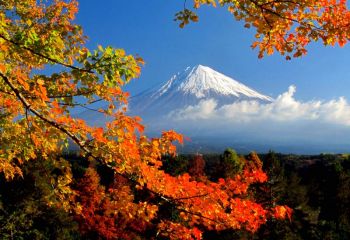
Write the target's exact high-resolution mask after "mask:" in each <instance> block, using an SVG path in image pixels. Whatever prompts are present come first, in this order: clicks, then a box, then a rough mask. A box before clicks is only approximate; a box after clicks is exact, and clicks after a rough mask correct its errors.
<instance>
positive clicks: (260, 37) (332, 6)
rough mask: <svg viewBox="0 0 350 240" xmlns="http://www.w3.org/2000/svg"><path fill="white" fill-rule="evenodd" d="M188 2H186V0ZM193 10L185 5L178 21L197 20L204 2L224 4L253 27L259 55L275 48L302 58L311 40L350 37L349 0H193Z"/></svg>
mask: <svg viewBox="0 0 350 240" xmlns="http://www.w3.org/2000/svg"><path fill="white" fill-rule="evenodd" d="M185 3H186V1H185ZM193 3H194V5H193V7H194V10H191V9H190V8H188V7H187V6H186V4H185V7H184V10H182V11H180V12H178V13H177V14H176V17H175V20H177V21H179V22H180V27H184V26H185V25H186V24H188V23H189V22H190V21H193V22H196V21H198V15H197V13H196V11H195V10H196V9H198V8H200V7H201V6H202V5H211V6H214V7H216V6H217V5H219V6H220V7H225V8H227V10H228V11H229V12H230V13H232V15H233V16H234V18H235V19H236V20H238V21H243V22H244V27H245V28H254V29H255V30H256V33H255V41H254V42H253V43H252V48H258V49H259V58H262V57H263V56H264V55H265V54H267V55H271V54H273V53H274V52H275V51H276V52H279V53H280V54H282V55H285V56H286V59H287V60H290V59H291V57H300V56H303V55H305V54H306V53H307V50H306V47H307V45H308V44H310V43H311V42H316V41H321V42H322V43H323V44H324V45H332V46H334V45H335V44H339V46H343V45H344V44H346V43H347V42H348V41H349V38H350V12H349V10H348V5H347V1H346V0H298V1H293V0H292V1H285V0H239V1H238V0H193Z"/></svg>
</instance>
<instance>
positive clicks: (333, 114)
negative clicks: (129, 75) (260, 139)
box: [169, 85, 350, 128]
mask: <svg viewBox="0 0 350 240" xmlns="http://www.w3.org/2000/svg"><path fill="white" fill-rule="evenodd" d="M295 92H296V87H295V86H293V85H292V86H290V87H289V89H288V91H287V92H285V93H283V94H281V95H279V96H278V97H277V98H276V100H274V101H272V102H271V103H260V102H258V101H238V102H234V103H232V104H229V105H224V106H221V107H218V105H217V102H216V101H215V100H214V99H208V100H202V101H200V102H199V104H198V105H195V106H187V107H185V108H183V109H178V110H175V111H172V112H171V113H170V114H169V117H171V118H173V119H174V120H175V121H190V120H195V121H199V120H204V121H205V120H220V121H227V122H228V123H253V124H256V123H257V122H260V121H273V122H276V123H281V124H283V123H295V122H303V121H305V122H318V123H322V124H332V125H333V124H334V125H340V126H344V127H349V128H350V104H349V103H348V102H347V101H346V99H345V98H344V97H340V98H339V99H336V100H331V101H308V102H301V101H298V100H296V99H295V97H294V94H295Z"/></svg>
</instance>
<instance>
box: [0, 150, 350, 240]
mask: <svg viewBox="0 0 350 240" xmlns="http://www.w3.org/2000/svg"><path fill="white" fill-rule="evenodd" d="M65 158H66V159H69V162H70V164H71V165H72V174H73V175H72V176H73V179H74V182H75V184H74V188H75V189H76V190H77V191H79V200H78V201H79V202H80V204H81V207H82V208H83V209H84V211H86V212H85V215H83V216H79V215H72V214H69V213H67V212H65V211H60V210H59V209H57V208H55V207H49V206H47V204H45V202H46V201H47V199H46V198H48V197H49V196H47V195H46V194H45V188H44V186H43V185H37V184H35V183H36V182H38V181H37V180H36V178H40V176H35V174H33V169H31V168H32V167H33V166H26V168H28V169H26V174H25V178H24V179H17V180H15V181H11V182H7V181H6V179H5V178H4V177H2V178H1V182H0V183H1V186H2V188H1V190H0V196H1V197H0V211H1V215H0V216H1V217H0V234H1V237H2V239H99V238H109V236H112V234H115V231H116V230H117V229H118V228H120V227H123V228H124V231H127V232H128V236H127V237H126V236H124V237H122V238H125V239H127V238H129V239H151V238H152V236H154V234H155V231H156V229H155V226H156V222H157V221H159V219H157V218H155V219H153V220H152V221H151V222H150V223H148V224H145V225H141V224H140V223H139V222H137V221H131V222H129V223H128V225H126V223H125V222H123V221H122V219H120V220H119V221H117V222H114V221H113V218H112V216H113V215H111V212H110V211H112V210H113V204H112V201H113V198H115V197H121V196H115V195H113V194H111V192H108V191H106V190H107V189H111V186H113V187H114V188H115V187H116V184H117V185H118V186H119V187H122V186H123V184H125V182H126V180H125V179H119V182H118V183H116V180H115V177H114V175H113V172H112V171H111V170H110V169H109V168H106V167H105V166H103V165H101V164H97V166H96V171H94V170H92V169H91V168H90V167H89V166H88V165H87V164H86V161H84V159H83V158H82V157H79V156H77V155H76V154H70V155H67V156H65ZM162 162H163V167H162V169H163V170H164V171H166V172H167V173H169V174H171V175H173V176H179V175H181V174H184V173H186V172H189V173H190V174H191V176H192V177H193V178H194V179H195V180H197V181H206V180H207V179H210V180H211V181H214V182H215V181H218V179H219V178H222V177H233V176H235V175H236V174H239V173H240V172H241V171H242V170H243V168H244V165H262V168H263V170H264V171H265V172H266V173H267V175H268V179H269V180H268V181H267V182H265V183H261V184H254V185H251V187H250V188H249V190H248V191H247V194H246V195H247V196H246V197H249V198H253V199H254V200H255V201H256V202H258V203H260V204H262V205H263V206H265V207H271V206H273V205H277V204H280V205H281V204H287V205H288V206H290V207H291V208H292V209H293V213H292V215H291V217H290V219H288V218H287V219H285V220H276V219H270V220H268V221H267V222H266V223H265V224H264V225H263V226H262V227H260V229H259V230H258V231H256V232H254V233H252V232H251V231H247V230H244V229H241V230H240V229H236V230H222V231H216V230H204V231H203V235H202V238H203V239H315V240H316V239H349V237H350V214H349V212H350V209H349V206H350V202H349V201H350V187H349V186H350V156H349V155H333V154H321V155H314V156H310V155H305V156H303V155H284V154H279V153H275V152H272V151H271V152H269V153H267V154H259V155H257V154H256V153H251V154H249V155H246V156H239V155H238V154H237V153H236V152H235V151H234V150H232V149H227V150H225V152H223V153H222V154H207V155H201V154H193V155H178V156H163V160H162ZM36 167H38V166H36ZM53 173H54V174H56V175H59V174H61V173H60V172H59V170H58V169H56V170H53ZM46 191H47V190H46ZM135 197H136V198H138V199H147V198H148V199H149V198H150V196H149V194H148V193H147V192H144V191H143V192H138V193H137V194H136V195H135ZM109 208H111V209H109ZM158 214H159V217H160V218H170V219H172V220H175V219H178V218H179V217H180V216H179V214H180V213H179V211H178V210H177V209H176V208H174V207H172V206H171V205H168V206H163V209H162V210H161V213H158ZM87 216H89V217H90V218H91V219H87V218H85V217H87ZM109 234H110V235H109ZM159 239H162V238H159Z"/></svg>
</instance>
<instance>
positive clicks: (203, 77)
mask: <svg viewBox="0 0 350 240" xmlns="http://www.w3.org/2000/svg"><path fill="white" fill-rule="evenodd" d="M207 99H214V100H215V101H216V102H217V104H218V106H222V105H226V104H231V103H233V102H235V101H243V100H256V101H259V102H271V101H272V100H273V99H272V98H270V97H268V96H265V95H263V94H260V93H258V92H257V91H255V90H253V89H251V88H249V87H247V86H245V85H244V84H242V83H240V82H238V81H236V80H234V79H232V78H230V77H227V76H225V75H223V74H221V73H219V72H217V71H215V70H213V69H211V68H209V67H205V66H202V65H197V66H195V67H192V68H190V67H188V68H186V69H185V70H184V71H183V72H180V73H178V74H176V75H174V76H173V77H172V78H171V79H170V80H169V81H167V82H165V83H163V84H161V85H160V86H158V87H155V88H153V89H150V90H148V91H145V92H142V93H141V94H139V95H137V96H135V97H133V98H131V100H130V103H129V110H130V111H131V113H132V114H135V115H140V116H142V117H147V116H148V115H152V116H154V115H155V114H156V115H158V114H160V115H164V114H167V113H169V112H170V111H174V110H176V109H180V108H184V107H187V106H191V105H192V106H193V105H197V104H198V103H199V102H200V101H201V100H207Z"/></svg>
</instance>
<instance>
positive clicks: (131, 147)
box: [0, 0, 349, 239]
mask: <svg viewBox="0 0 350 240" xmlns="http://www.w3.org/2000/svg"><path fill="white" fill-rule="evenodd" d="M194 3H195V8H198V7H200V6H201V5H203V4H211V5H215V4H216V1H215V0H195V1H194ZM219 3H220V4H221V5H223V6H228V7H229V11H230V12H232V13H233V14H234V16H235V17H236V19H238V20H241V19H243V20H244V21H245V22H246V25H245V26H246V27H250V26H253V27H255V28H256V29H257V35H256V36H255V37H256V38H257V41H256V42H255V43H253V47H259V49H260V51H259V57H262V56H263V54H264V53H267V54H271V53H273V51H274V50H277V51H279V52H280V53H281V54H289V53H294V55H293V56H294V57H298V56H300V55H303V54H305V53H306V50H305V47H306V45H307V44H308V43H309V42H310V41H317V40H318V39H320V40H322V41H323V42H324V43H325V44H327V45H328V44H335V43H339V44H340V45H343V44H345V43H346V42H347V41H348V38H349V27H348V24H349V23H348V22H349V11H348V9H347V7H346V1H335V0H329V1H328V0H322V1H307V0H303V1H298V2H293V1H279V0H277V1H271V0H266V1H248V0H247V1H233V0H219ZM0 9H1V11H0V130H1V135H0V172H1V173H2V174H3V175H4V176H5V177H6V179H7V180H11V179H14V178H16V177H19V176H21V175H23V168H22V166H23V165H24V164H31V162H33V164H35V162H36V161H37V159H38V158H40V159H42V160H43V163H42V166H41V167H38V168H37V169H36V170H35V172H34V173H33V175H34V176H35V179H36V181H38V182H37V183H36V184H42V185H43V188H42V189H43V192H44V193H46V194H45V195H46V197H45V198H44V200H45V201H46V204H48V205H49V206H54V207H57V208H60V209H63V210H65V211H67V212H71V213H73V214H74V215H75V216H76V219H78V221H79V222H81V223H82V222H83V223H84V224H85V225H84V224H82V225H80V229H81V231H82V232H83V233H87V232H89V231H90V232H91V231H95V232H97V233H98V234H99V235H100V236H103V237H105V238H116V237H118V236H119V237H120V236H126V235H127V234H128V231H130V229H129V228H128V229H125V228H123V227H120V228H116V226H117V225H116V222H118V221H119V219H120V218H121V219H123V221H124V222H126V223H130V224H133V223H134V221H137V222H138V224H140V225H141V226H142V227H141V229H139V231H142V229H144V228H147V226H148V224H151V225H153V226H154V225H156V227H155V228H156V231H155V234H156V235H162V236H164V237H168V238H173V239H177V238H179V237H180V236H181V238H182V239H193V238H196V239H200V238H201V234H202V232H203V230H204V229H215V230H223V229H228V228H231V229H239V228H246V229H247V230H250V231H256V230H257V229H258V227H259V226H260V225H261V224H263V223H265V222H266V219H267V218H268V217H275V218H278V219H279V218H284V217H287V216H288V217H290V214H291V210H290V209H289V208H288V207H286V206H276V207H274V208H272V209H265V208H264V207H263V206H262V205H260V204H258V203H256V202H254V201H253V200H252V199H249V198H248V196H247V191H248V188H249V185H250V184H252V183H258V182H264V181H266V179H267V177H266V174H265V173H264V172H263V171H262V170H261V164H259V161H258V156H257V155H256V154H252V155H251V157H250V159H251V160H252V163H251V164H245V167H244V168H243V169H242V170H241V171H240V172H241V173H240V174H237V175H235V176H231V177H230V178H227V179H219V181H218V182H210V181H208V180H203V181H201V182H197V181H193V180H192V179H191V177H190V175H188V174H183V175H180V176H171V175H169V174H167V173H165V172H164V171H163V170H161V167H162V161H161V157H162V155H166V154H169V155H172V154H175V151H176V147H175V145H174V144H173V142H174V141H178V142H180V143H182V141H183V139H182V136H181V135H180V134H178V133H176V132H174V131H167V132H163V133H162V135H161V137H159V138H153V139H149V138H147V137H146V136H145V135H144V133H143V126H142V124H141V119H140V118H138V117H130V116H128V115H127V114H126V109H124V108H123V107H122V106H123V104H126V103H127V95H128V94H127V93H125V92H123V91H122V89H121V87H122V86H123V85H124V84H126V83H128V82H129V81H130V80H131V79H133V78H137V77H138V76H139V74H140V70H141V66H142V64H143V60H142V59H141V58H140V57H133V56H131V55H127V54H126V53H125V51H124V50H123V49H114V48H112V47H109V46H108V47H102V46H99V47H98V48H97V49H96V50H94V51H90V50H89V49H88V48H87V47H86V45H85V41H86V37H85V36H84V35H83V32H82V29H81V27H80V26H78V25H76V24H75V23H74V21H73V20H74V17H75V14H76V12H77V11H78V2H77V1H75V0H71V1H63V0H54V1H47V2H46V1H37V0H21V1H17V0H7V1H1V2H0ZM177 19H178V20H180V21H182V23H181V24H182V25H181V26H183V25H184V24H186V23H188V21H189V19H191V20H193V21H197V20H198V19H197V16H196V15H195V13H193V12H191V11H189V10H188V9H185V10H184V11H182V12H180V13H179V14H177ZM295 24H296V25H295ZM287 58H289V56H287ZM97 101H104V102H106V103H107V107H106V108H105V109H99V110H98V112H101V114H105V115H107V116H109V117H111V119H112V120H111V121H110V122H108V123H107V124H106V126H105V128H101V127H95V126H89V125H88V124H87V123H86V122H85V121H83V120H82V119H79V118H76V117H73V116H72V110H73V109H75V108H77V107H83V108H89V105H90V104H92V103H95V102H97ZM68 140H70V141H71V142H73V143H74V144H75V145H77V146H78V147H79V148H80V150H81V154H82V155H83V156H84V157H85V158H86V160H87V161H89V162H91V163H92V162H98V163H100V164H103V165H105V166H108V167H109V168H111V169H112V170H113V172H114V176H115V178H116V179H119V180H120V179H123V181H121V182H123V183H124V184H122V185H120V184H119V185H118V182H119V181H117V182H116V183H115V184H114V185H111V186H108V187H103V186H101V185H100V183H99V179H98V176H97V175H96V172H95V171H94V167H93V164H91V166H90V168H89V169H88V170H87V171H86V175H85V177H84V178H83V179H82V183H83V184H80V185H79V184H78V187H77V188H74V187H72V185H73V183H74V179H73V175H72V171H71V165H70V163H69V162H68V161H67V160H66V159H64V158H63V157H62V151H63V150H64V149H65V148H66V146H67V145H68V144H69V142H68ZM39 180H40V181H39ZM137 192H147V194H148V195H147V197H145V198H141V199H138V198H135V194H136V193H137ZM168 205H169V206H171V207H172V208H174V209H175V210H176V211H175V212H176V213H177V217H176V218H172V217H168V216H165V215H164V217H163V215H162V212H161V210H162V209H161V208H162V206H168ZM139 227H140V226H139ZM135 228H136V226H135ZM134 230H135V229H134ZM135 231H137V230H135Z"/></svg>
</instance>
